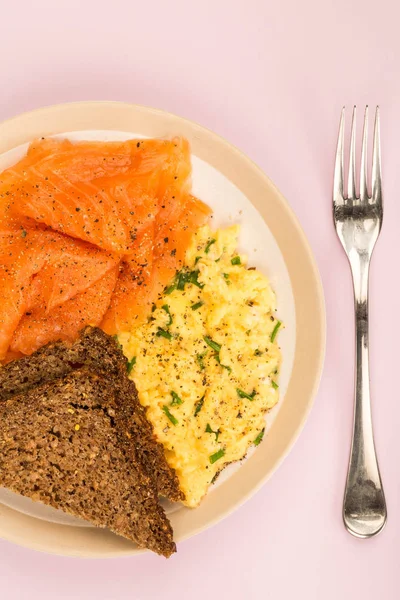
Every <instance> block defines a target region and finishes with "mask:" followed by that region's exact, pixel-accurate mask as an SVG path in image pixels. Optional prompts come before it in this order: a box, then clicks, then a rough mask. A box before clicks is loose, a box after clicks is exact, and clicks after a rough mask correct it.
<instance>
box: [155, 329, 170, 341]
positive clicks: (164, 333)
mask: <svg viewBox="0 0 400 600" xmlns="http://www.w3.org/2000/svg"><path fill="white" fill-rule="evenodd" d="M156 335H157V337H164V338H165V339H166V340H168V341H171V340H172V335H171V334H170V332H169V331H165V329H162V328H161V327H159V328H158V331H157V333H156Z"/></svg>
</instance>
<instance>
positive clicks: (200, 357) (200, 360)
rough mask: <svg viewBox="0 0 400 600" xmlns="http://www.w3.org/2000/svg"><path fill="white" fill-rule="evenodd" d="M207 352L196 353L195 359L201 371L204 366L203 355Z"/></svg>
mask: <svg viewBox="0 0 400 600" xmlns="http://www.w3.org/2000/svg"><path fill="white" fill-rule="evenodd" d="M206 354H207V352H203V353H202V354H196V360H197V362H198V363H199V367H200V370H201V371H203V369H205V368H206V366H205V364H204V357H205V355H206Z"/></svg>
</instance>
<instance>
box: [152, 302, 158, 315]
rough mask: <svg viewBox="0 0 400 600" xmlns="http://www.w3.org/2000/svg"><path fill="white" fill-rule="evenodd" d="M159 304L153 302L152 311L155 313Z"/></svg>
mask: <svg viewBox="0 0 400 600" xmlns="http://www.w3.org/2000/svg"><path fill="white" fill-rule="evenodd" d="M156 308H157V306H156V305H155V304H154V303H153V306H152V307H151V312H152V313H153V312H154V311H155V310H156Z"/></svg>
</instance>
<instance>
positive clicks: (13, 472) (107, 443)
mask: <svg viewBox="0 0 400 600" xmlns="http://www.w3.org/2000/svg"><path fill="white" fill-rule="evenodd" d="M126 400H127V399H126V398H125V399H123V398H121V396H120V395H119V394H118V393H117V390H116V388H115V386H114V384H113V383H112V382H110V381H109V380H108V379H107V378H106V377H104V376H101V375H96V374H94V373H91V372H89V371H87V370H85V369H83V370H77V371H74V372H72V373H70V374H69V375H67V376H66V377H64V378H63V379H57V380H55V381H53V382H50V383H48V384H44V385H42V386H39V387H34V388H32V389H31V390H29V391H27V392H25V393H24V394H23V395H21V396H14V397H12V398H9V399H8V400H5V401H4V402H1V403H0V419H1V424H2V426H1V429H0V449H1V452H0V485H2V486H4V487H7V488H9V489H10V490H13V491H14V492H17V493H20V494H22V495H24V496H27V497H29V498H32V499H33V500H37V501H40V502H43V503H44V504H47V505H49V506H52V507H54V508H60V509H62V510H63V511H64V512H67V513H69V514H71V515H74V516H77V517H82V518H83V519H86V520H88V521H90V522H92V523H94V524H95V525H97V526H98V527H108V528H109V529H110V530H111V531H114V532H115V533H118V534H119V535H122V536H124V537H126V538H128V539H129V540H133V541H135V542H136V543H137V544H138V545H139V546H141V547H144V548H149V549H151V550H153V551H154V552H157V553H158V554H163V555H164V556H170V555H171V554H172V553H173V552H175V550H176V548H175V543H174V541H173V538H172V529H171V525H170V523H169V521H168V519H167V517H166V516H165V513H164V511H163V509H162V507H161V506H160V504H159V502H158V497H157V490H156V488H155V487H154V486H153V482H152V480H151V478H149V477H148V476H147V475H146V473H145V472H144V471H143V468H142V465H141V463H140V462H138V461H137V460H136V457H135V453H134V452H133V451H132V449H133V447H134V443H133V441H132V440H131V439H130V435H129V419H130V415H131V413H132V405H131V404H130V403H129V402H127V401H126Z"/></svg>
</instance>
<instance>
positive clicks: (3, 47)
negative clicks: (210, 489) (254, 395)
mask: <svg viewBox="0 0 400 600" xmlns="http://www.w3.org/2000/svg"><path fill="white" fill-rule="evenodd" d="M112 7H113V8H112ZM2 8H3V11H2V14H3V17H2V27H1V36H0V56H1V74H2V79H1V103H0V118H1V119H5V118H8V117H11V116H13V115H15V114H18V113H20V112H23V111H26V110H30V109H32V108H36V107H40V106H42V105H47V104H53V103H59V102H65V101H72V100H100V99H104V100H123V101H127V102H134V103H139V104H146V105H150V106H157V107H159V108H162V109H166V110H169V111H171V112H174V113H177V114H180V115H182V116H185V117H188V118H190V119H194V120H196V121H198V122H200V123H202V124H203V125H205V126H206V127H209V128H211V129H213V130H215V131H216V132H217V133H219V134H221V135H223V136H224V137H226V138H227V139H228V140H229V141H231V142H233V143H234V144H235V145H237V146H238V147H239V148H241V149H242V150H243V151H244V152H246V153H247V154H248V155H249V156H250V157H251V158H253V159H254V160H255V161H256V162H257V163H258V164H259V165H260V166H261V167H262V168H263V169H264V170H265V172H266V173H267V174H268V175H269V176H270V177H271V178H272V179H273V181H274V182H275V183H276V184H277V185H278V187H279V188H280V189H281V191H282V192H283V194H284V195H285V196H286V198H287V199H288V201H289V203H290V204H291V206H292V207H293V209H294V210H295V212H296V213H297V215H298V217H299V219H300V221H301V223H302V225H303V227H304V230H305V232H306V234H307V236H308V238H309V240H310V242H311V245H312V247H313V250H314V252H315V255H316V258H317V261H318V265H319V268H320V270H321V274H322V279H323V283H324V288H325V294H326V304H327V313H328V347H327V356H326V365H325V370H324V376H323V380H322V384H321V387H320V391H319V394H318V397H317V400H316V403H315V407H314V409H313V411H312V414H311V417H310V419H309V421H308V423H307V425H306V428H305V430H304V432H303V434H302V435H301V437H300V439H299V441H298V443H297V445H296V447H295V449H294V450H293V452H292V454H291V455H290V456H289V457H288V458H287V459H286V461H285V462H284V464H283V465H282V467H281V468H280V469H279V471H278V472H277V473H276V474H275V475H274V477H273V478H272V479H271V480H270V482H269V483H268V484H267V485H266V486H265V487H264V488H263V489H262V490H261V491H260V492H259V493H258V495H257V496H256V497H255V498H253V499H252V500H251V501H250V502H248V503H247V504H246V505H245V506H244V507H242V508H241V509H240V510H238V511H237V512H236V513H235V514H234V515H232V516H230V517H229V518H227V519H226V520H225V521H224V522H222V523H220V524H219V525H217V526H216V527H214V528H213V529H211V530H208V531H207V532H205V533H203V534H201V535H199V536H198V537H196V538H193V539H191V540H189V541H187V542H185V543H183V544H181V545H180V547H179V552H178V555H177V556H175V557H174V558H172V559H171V560H169V561H165V560H163V559H159V558H157V557H155V556H151V555H144V556H140V557H138V558H134V559H121V560H110V561H80V560H75V559H67V558H59V557H53V556H45V555H41V554H37V553H35V552H33V551H30V550H26V549H23V548H19V547H16V546H13V545H11V544H9V543H7V542H4V541H0V590H1V593H0V595H1V598H2V599H3V598H4V600H14V599H18V600H19V599H25V598H29V599H30V600H36V599H39V598H40V599H41V600H47V599H49V600H50V599H51V600H54V599H55V598H57V600H58V599H67V598H68V599H70V598H76V599H79V600H81V599H82V600H86V599H89V598H90V599H91V598H96V599H97V598H98V599H99V600H102V599H107V600H114V599H115V600H116V599H118V600H119V599H125V598H127V599H128V598H129V599H132V600H145V599H146V600H147V599H153V598H157V599H158V598H163V599H174V600H177V599H181V598H182V599H183V598H189V599H190V600H192V599H193V600H197V599H201V600H203V599H204V598H206V597H212V598H230V599H232V600H236V599H237V600H239V599H244V598H246V599H247V598H250V599H253V598H273V599H274V600H275V599H279V600H280V599H283V600H286V599H292V598H301V599H303V598H304V599H307V600H320V599H323V600H336V599H339V598H344V599H345V600H347V599H353V598H354V599H358V598H363V599H364V600H368V599H372V598H375V596H376V595H378V594H379V592H381V594H380V597H382V598H384V599H385V600H391V599H397V598H399V594H400V592H399V589H398V588H399V584H398V577H395V575H396V574H397V573H396V572H398V560H399V559H398V556H399V550H400V535H399V533H400V498H399V493H400V470H399V467H398V462H399V461H398V457H399V446H400V441H399V440H400V436H399V435H398V426H399V423H400V402H399V398H398V396H399V393H398V391H397V380H396V376H397V373H398V355H399V352H398V339H399V337H400V331H399V329H400V324H399V319H398V313H397V306H398V294H399V292H400V288H399V285H398V282H397V280H396V279H395V277H394V273H393V269H396V267H397V262H398V258H399V248H400V246H399V242H398V237H396V234H397V233H398V224H399V222H400V221H397V219H399V218H400V208H399V207H400V204H399V199H398V193H396V192H397V189H396V188H395V184H396V183H398V182H397V181H396V178H397V176H398V148H399V145H400V113H399V105H400V102H399V101H400V84H399V81H400V79H399V75H398V69H399V65H400V41H399V36H398V17H399V11H398V3H397V2H395V1H394V0H392V1H390V0H383V1H380V2H372V1H370V0H364V1H359V0H356V1H355V0H353V2H351V3H349V2H345V0H325V1H324V2H321V1H319V0H303V1H302V2H299V1H298V0H280V1H279V2H277V1H271V0H246V1H244V0H201V1H200V0H192V1H191V2H189V1H188V0H169V2H166V1H165V2H163V1H158V2H154V1H153V2H147V3H145V2H138V1H137V0H133V1H132V0H130V1H128V0H125V1H123V0H114V2H104V1H103V2H101V1H99V0H97V1H96V2H95V1H94V0H90V1H88V0H86V1H82V0H80V1H77V0H68V1H66V0H62V1H60V0H58V1H57V2H54V1H43V0H37V1H36V2H27V1H26V2H22V1H17V0H16V1H14V2H7V3H6V2H5V0H3V2H2ZM341 42H342V46H340V43H341ZM353 103H357V104H358V105H359V106H360V107H363V106H364V104H365V103H369V104H370V105H371V106H374V105H375V104H377V103H379V104H380V106H381V116H382V144H383V171H384V191H385V198H386V204H385V217H384V226H383V230H382V235H381V238H380V240H379V243H378V246H377V249H376V254H375V257H374V261H373V269H372V298H371V318H372V332H371V343H372V359H373V368H372V392H373V401H374V422H375V434H376V442H377V447H378V452H379V459H380V465H381V471H382V477H383V482H384V487H385V491H386V496H387V503H388V511H389V521H388V525H387V527H386V529H385V530H384V532H383V533H382V534H381V535H380V536H379V537H377V538H376V539H373V540H367V541H361V540H356V539H354V538H352V537H351V536H350V535H349V534H348V533H346V531H345V530H344V527H343V525H342V520H341V503H342V494H343V486H344V480H345V474H346V469H347V459H348V451H349V444H350V430H351V419H352V388H353V309H352V295H351V294H352V291H351V282H350V273H349V269H348V267H347V263H346V259H345V256H344V254H343V252H342V249H341V247H340V245H339V242H338V240H337V239H336V236H335V233H334V229H333V226H332V218H331V210H330V195H331V179H332V169H333V158H334V149H335V144H336V134H337V127H338V120H339V112H340V108H341V106H342V105H343V104H348V105H349V106H350V105H351V104H353ZM396 270H397V269H396ZM395 272H396V271H395ZM392 273H393V274H392ZM310 326H312V323H310Z"/></svg>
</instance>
